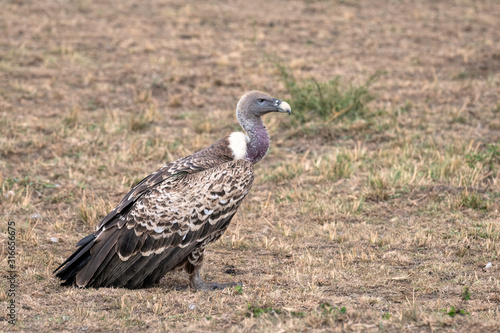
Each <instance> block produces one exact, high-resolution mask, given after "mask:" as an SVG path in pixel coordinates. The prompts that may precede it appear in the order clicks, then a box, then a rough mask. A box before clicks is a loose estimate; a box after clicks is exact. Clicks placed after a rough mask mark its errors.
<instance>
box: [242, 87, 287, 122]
mask: <svg viewBox="0 0 500 333" xmlns="http://www.w3.org/2000/svg"><path fill="white" fill-rule="evenodd" d="M269 112H286V113H288V114H289V115H290V114H291V113H292V109H291V108H290V105H289V104H288V103H287V102H284V101H280V100H279V99H276V98H272V97H271V96H269V95H268V94H266V93H263V92H261V91H250V92H248V93H246V94H245V95H243V97H241V99H240V101H239V102H238V105H237V106H236V115H237V117H238V120H239V121H240V123H242V120H244V119H245V118H248V119H251V118H260V117H261V116H262V115H264V114H266V113H269ZM242 125H243V124H242Z"/></svg>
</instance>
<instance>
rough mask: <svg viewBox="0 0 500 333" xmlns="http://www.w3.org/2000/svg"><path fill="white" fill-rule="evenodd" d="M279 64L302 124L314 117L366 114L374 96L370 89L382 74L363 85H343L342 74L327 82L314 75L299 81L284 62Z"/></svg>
mask: <svg viewBox="0 0 500 333" xmlns="http://www.w3.org/2000/svg"><path fill="white" fill-rule="evenodd" d="M276 67H277V68H278V71H279V74H280V76H281V79H282V81H283V83H284V84H285V88H286V89H287V90H288V93H289V94H290V95H291V99H290V104H291V105H292V107H293V114H294V116H295V117H296V118H297V119H298V120H299V122H301V123H306V122H308V121H309V120H310V119H311V117H319V118H321V119H323V120H325V121H327V122H330V121H333V120H335V119H337V118H339V117H348V118H349V119H356V118H359V117H363V116H364V115H365V114H366V112H367V107H366V104H368V103H369V102H370V101H372V100H373V99H374V96H373V95H372V94H371V93H370V91H369V88H370V85H371V84H372V83H373V82H374V81H375V80H376V79H377V77H378V74H376V75H374V76H372V77H370V78H369V79H368V80H367V81H366V82H365V83H364V84H362V85H360V86H353V85H351V86H349V87H343V86H342V85H341V83H340V76H337V77H335V78H333V79H331V80H328V81H326V82H318V81H317V80H316V79H314V78H308V79H304V80H298V79H297V78H295V76H294V75H293V74H292V73H291V72H290V70H289V69H288V68H287V67H285V66H284V65H282V64H277V65H276Z"/></svg>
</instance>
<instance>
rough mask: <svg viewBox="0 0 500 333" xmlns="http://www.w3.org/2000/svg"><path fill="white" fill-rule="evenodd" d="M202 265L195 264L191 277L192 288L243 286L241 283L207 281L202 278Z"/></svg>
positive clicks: (210, 288)
mask: <svg viewBox="0 0 500 333" xmlns="http://www.w3.org/2000/svg"><path fill="white" fill-rule="evenodd" d="M201 266H202V265H197V266H194V271H193V273H191V276H190V277H189V280H190V285H191V288H193V289H194V290H222V289H224V288H227V287H234V286H241V283H237V282H228V283H217V282H212V283H205V282H203V280H202V279H201V276H200V271H201Z"/></svg>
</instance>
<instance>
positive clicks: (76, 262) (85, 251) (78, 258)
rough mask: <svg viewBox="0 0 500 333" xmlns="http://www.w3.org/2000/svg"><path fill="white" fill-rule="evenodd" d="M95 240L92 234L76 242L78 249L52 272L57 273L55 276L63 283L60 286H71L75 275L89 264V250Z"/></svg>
mask: <svg viewBox="0 0 500 333" xmlns="http://www.w3.org/2000/svg"><path fill="white" fill-rule="evenodd" d="M95 239H96V237H95V235H94V234H90V235H88V236H87V237H85V238H83V239H82V240H81V241H80V242H78V245H79V248H78V249H76V251H75V252H73V254H72V255H71V256H70V257H69V258H68V259H66V260H65V261H64V262H63V263H62V264H61V265H60V266H59V267H57V269H56V270H55V271H54V273H56V272H57V273H56V276H57V277H58V278H60V279H61V280H63V281H64V282H63V283H62V285H70V284H72V283H73V282H74V281H75V278H76V274H78V272H79V271H80V270H81V269H82V268H83V267H84V266H85V265H86V264H87V263H88V262H89V260H90V258H91V256H90V248H91V247H92V246H93V245H94V243H95Z"/></svg>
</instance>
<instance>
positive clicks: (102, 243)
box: [54, 91, 291, 290]
mask: <svg viewBox="0 0 500 333" xmlns="http://www.w3.org/2000/svg"><path fill="white" fill-rule="evenodd" d="M270 112H283V113H288V114H289V115H290V114H291V108H290V105H289V104H288V103H287V102H284V101H281V100H278V99H275V98H272V97H271V96H269V95H268V94H266V93H263V92H260V91H251V92H248V93H246V94H245V95H243V97H241V99H240V100H239V102H238V104H237V106H236V117H237V119H238V122H239V123H240V125H241V127H242V128H243V129H244V130H245V132H246V134H245V133H243V132H233V133H231V134H230V135H228V136H226V137H224V138H223V139H220V140H219V141H216V142H215V143H214V144H212V145H211V146H209V147H207V148H205V149H203V150H200V151H198V152H196V153H194V154H192V155H190V156H187V157H184V158H181V159H178V160H176V161H174V162H170V163H168V164H166V165H164V166H163V167H161V168H160V169H158V170H157V171H155V172H153V173H152V174H150V175H149V176H147V177H146V178H144V179H143V180H141V181H140V182H139V183H137V184H136V185H135V186H134V187H133V188H132V189H131V190H130V192H129V193H128V194H127V195H126V196H125V197H124V198H123V199H122V200H121V201H120V203H119V204H118V206H116V207H115V208H114V209H113V210H112V211H111V212H110V213H109V214H108V215H107V216H106V217H105V218H104V219H103V220H102V221H101V222H100V223H99V224H98V225H97V227H96V231H95V232H94V233H92V234H90V235H88V236H87V237H84V238H83V239H81V240H80V241H79V242H78V243H77V244H76V247H77V249H76V250H75V252H74V253H73V254H71V255H70V256H69V258H68V259H66V260H65V261H64V262H63V263H62V264H61V265H60V266H59V267H58V268H57V269H56V270H55V271H54V273H55V274H56V276H57V277H58V278H60V279H61V280H62V285H76V286H78V287H82V288H83V287H92V288H99V287H124V288H130V289H135V288H145V287H148V286H151V285H153V284H155V283H157V282H158V281H159V280H160V279H161V278H162V277H163V276H164V275H165V274H166V273H167V272H169V271H171V270H173V269H175V268H181V269H182V268H183V269H185V270H186V271H187V273H188V274H189V283H190V286H191V288H193V289H194V290H213V289H223V288H225V287H228V286H234V285H237V283H205V282H203V280H202V279H201V277H200V270H201V268H202V264H203V260H204V254H205V247H206V246H207V245H208V244H209V243H211V242H214V241H216V240H217V239H219V237H221V235H222V234H223V233H224V231H226V229H227V228H228V226H229V223H230V222H231V219H232V218H233V216H234V215H235V214H236V211H237V210H238V207H239V206H240V205H241V202H242V201H243V199H244V198H245V196H246V195H247V194H248V192H249V191H250V188H251V186H252V182H253V164H255V163H257V162H259V161H260V160H261V159H262V158H263V157H264V156H265V155H266V153H267V151H268V149H269V143H270V139H269V134H268V132H267V130H266V128H265V126H264V123H263V122H262V119H261V117H262V116H263V115H264V114H266V113H270Z"/></svg>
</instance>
